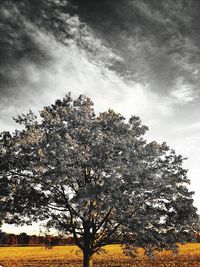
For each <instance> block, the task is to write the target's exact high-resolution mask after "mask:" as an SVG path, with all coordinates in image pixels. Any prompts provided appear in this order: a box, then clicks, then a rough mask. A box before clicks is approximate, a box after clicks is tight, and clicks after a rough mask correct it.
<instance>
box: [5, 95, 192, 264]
mask: <svg viewBox="0 0 200 267" xmlns="http://www.w3.org/2000/svg"><path fill="white" fill-rule="evenodd" d="M40 116H41V119H40V120H37V118H36V116H35V115H34V114H33V113H32V112H31V111H30V112H29V113H28V114H27V115H22V116H19V117H18V118H16V119H15V120H16V122H18V123H20V124H22V125H24V129H23V130H16V131H15V132H14V133H9V132H3V133H2V134H1V139H0V145H1V146H0V149H1V154H0V155H1V156H0V157H1V165H0V170H1V173H0V174H1V176H0V177H1V180H2V181H3V180H5V179H6V181H7V183H8V186H9V187H12V190H11V191H10V194H9V197H8V198H7V203H8V205H7V206H6V208H5V209H4V210H5V211H6V209H7V211H6V212H7V213H8V212H10V214H11V217H10V216H9V214H7V221H8V222H21V223H24V222H25V221H26V222H32V221H38V220H47V221H48V223H47V225H48V226H49V227H55V228H57V229H58V230H60V231H62V232H65V233H70V234H73V237H74V239H75V242H76V244H77V245H78V246H79V248H81V249H82V250H83V253H84V256H85V258H87V260H89V258H90V257H91V256H92V254H93V253H95V252H97V251H98V250H99V249H100V248H101V247H102V246H104V245H106V244H108V243H110V242H111V241H112V240H120V241H121V242H126V243H127V251H130V248H131V250H132V248H133V247H136V248H137V247H143V248H145V249H146V252H147V253H148V254H149V255H150V254H151V253H152V252H153V251H154V250H155V249H157V248H169V249H170V248H175V243H176V242H182V243H183V242H185V241H186V240H188V239H189V238H190V237H191V236H192V235H193V232H194V227H195V223H196V221H197V215H196V209H195V208H194V207H193V200H192V194H193V193H192V192H189V191H188V189H187V187H186V185H187V184H188V182H189V180H188V178H187V170H185V169H184V168H183V167H182V162H183V158H182V156H180V155H176V154H175V151H174V150H170V149H169V147H168V146H167V145H166V144H165V143H163V144H158V143H157V142H150V143H148V142H146V141H145V140H144V139H143V135H144V133H145V132H146V130H147V127H146V126H143V125H141V121H140V119H139V117H131V118H130V119H129V120H128V121H126V120H125V118H124V117H123V116H122V115H120V114H118V113H115V112H114V111H113V110H111V109H109V110H108V111H107V112H103V113H100V114H99V115H98V116H97V115H95V113H94V110H93V103H92V101H91V100H90V99H89V98H87V97H86V96H83V95H80V96H79V97H78V99H75V100H73V99H72V98H71V96H70V94H68V95H67V96H66V97H65V98H64V99H63V100H62V101H61V100H57V101H56V102H55V104H53V105H51V106H49V107H45V108H44V109H43V110H42V111H41V112H40ZM27 218H28V219H27ZM132 251H133V250H132ZM84 266H88V265H84Z"/></svg>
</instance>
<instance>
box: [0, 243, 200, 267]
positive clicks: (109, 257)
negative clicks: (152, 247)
mask: <svg viewBox="0 0 200 267" xmlns="http://www.w3.org/2000/svg"><path fill="white" fill-rule="evenodd" d="M81 262H82V253H81V251H80V250H78V248H77V247H76V246H61V247H54V248H53V249H46V248H44V247H1V248H0V264H2V265H3V266H4V267H65V266H67V267H81V266H82V265H81ZM94 266H96V267H128V266H130V267H137V266H138V267H155V266H156V267H161V266H162V267H164V266H165V267H200V244H186V245H183V246H180V253H179V255H178V256H175V255H172V254H171V253H169V252H162V253H159V254H158V255H157V256H156V257H155V258H152V259H147V258H146V257H144V255H143V252H142V250H141V251H140V257H139V258H138V259H137V260H136V259H132V258H130V257H127V256H125V255H124V254H123V252H122V249H121V247H120V245H109V246H106V247H105V251H104V252H102V253H100V254H98V255H95V256H94Z"/></svg>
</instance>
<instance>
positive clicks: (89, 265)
mask: <svg viewBox="0 0 200 267" xmlns="http://www.w3.org/2000/svg"><path fill="white" fill-rule="evenodd" d="M83 267H93V261H92V256H91V255H90V254H89V253H87V252H86V251H84V252H83Z"/></svg>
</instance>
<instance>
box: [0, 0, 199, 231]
mask: <svg viewBox="0 0 200 267" xmlns="http://www.w3.org/2000/svg"><path fill="white" fill-rule="evenodd" d="M199 14H200V1H198V0H160V1H157V0H151V1H150V0H118V1H116V0H101V1H100V0H85V1H83V0H80V1H78V0H18V1H16V0H4V1H1V3H0V127H1V131H3V130H14V129H15V128H16V127H17V126H16V125H15V123H14V121H13V120H12V117H13V116H16V115H17V114H20V113H26V112H27V111H28V110H29V109H32V110H33V111H35V112H36V113H37V112H38V110H40V109H41V108H42V107H43V106H45V105H49V104H51V103H52V102H53V101H54V100H56V99H58V98H62V97H63V96H64V95H65V94H66V93H68V92H69V91H71V92H72V95H73V96H74V97H76V96H78V95H79V94H81V93H84V94H86V95H88V96H90V97H91V98H92V99H93V101H94V103H95V109H96V111H97V112H98V111H103V110H105V109H107V108H109V107H111V108H113V109H114V110H116V111H119V112H120V113H122V114H123V115H124V116H125V117H129V116H130V115H132V114H133V115H139V116H140V117H141V119H142V121H143V123H144V124H146V125H147V126H149V132H148V134H147V135H146V138H147V139H148V140H157V141H160V142H162V141H166V142H167V143H168V144H169V145H170V146H171V147H172V148H174V149H175V150H176V151H177V153H180V154H183V155H184V156H185V157H187V158H188V160H187V161H186V162H185V167H186V168H188V169H189V172H188V176H189V178H190V180H191V186H190V188H191V190H194V191H195V196H194V199H195V206H196V207H198V208H199V209H200V180H199V179H200V178H199V176H200V167H199V166H200V156H199V155H200V119H199V118H200V87H199V85H200V49H199V48H200V20H199ZM5 229H7V230H8V231H14V230H13V229H15V228H13V226H11V227H7V228H5ZM15 231H16V232H17V231H18V230H16V229H15ZM19 231H21V230H19Z"/></svg>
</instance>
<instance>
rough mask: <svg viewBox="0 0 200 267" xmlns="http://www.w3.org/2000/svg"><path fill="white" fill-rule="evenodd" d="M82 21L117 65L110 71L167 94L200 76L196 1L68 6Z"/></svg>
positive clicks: (78, 0) (112, 0)
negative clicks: (181, 80)
mask: <svg viewBox="0 0 200 267" xmlns="http://www.w3.org/2000/svg"><path fill="white" fill-rule="evenodd" d="M71 3H73V4H74V5H75V6H77V9H76V11H75V12H78V14H79V16H80V17H81V19H82V21H84V22H85V23H86V24H87V25H90V27H91V28H92V29H93V30H94V32H95V33H96V35H97V37H99V38H101V39H103V40H104V41H105V43H106V44H107V45H108V46H109V47H111V48H112V49H114V51H116V53H117V54H118V55H119V56H120V57H121V58H122V59H123V61H121V63H120V64H119V62H117V64H114V65H113V66H112V67H113V68H114V69H115V70H117V71H118V72H119V73H121V74H123V75H125V76H126V77H127V78H128V77H129V78H131V79H139V80H140V81H143V82H149V83H151V88H152V89H153V90H156V91H157V92H158V93H159V92H160V93H162V94H167V93H169V91H170V88H171V87H172V86H173V83H174V82H175V80H176V78H177V77H184V78H185V79H186V80H190V81H191V80H192V81H193V83H194V85H195V86H196V84H197V86H196V89H197V88H198V85H199V82H200V80H199V75H196V76H195V75H194V73H197V72H199V71H200V54H199V46H200V27H199V26H200V25H199V24H200V22H199V13H200V3H199V1H195V0H189V1H184V0H182V1H173V0H168V1H167V0H166V1H157V0H151V1H148V0H118V1H116V0H101V1H98V0H96V1H95V0H86V1H82V0H71Z"/></svg>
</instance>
